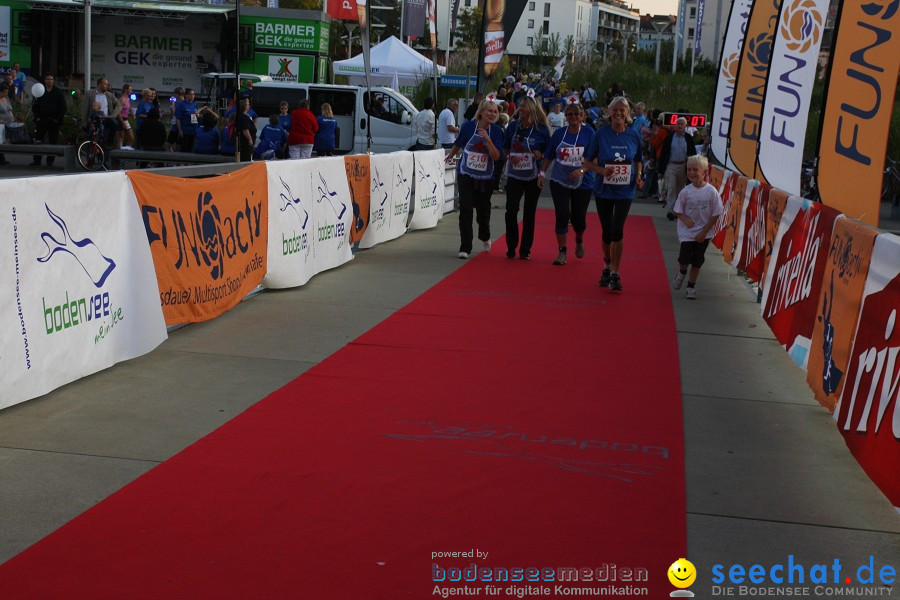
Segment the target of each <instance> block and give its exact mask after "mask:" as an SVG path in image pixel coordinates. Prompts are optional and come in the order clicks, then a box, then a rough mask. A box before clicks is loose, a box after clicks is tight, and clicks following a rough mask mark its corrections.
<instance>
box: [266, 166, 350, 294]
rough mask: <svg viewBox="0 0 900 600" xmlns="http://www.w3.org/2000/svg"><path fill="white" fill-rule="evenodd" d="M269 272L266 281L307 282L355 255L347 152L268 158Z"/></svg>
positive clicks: (268, 283)
mask: <svg viewBox="0 0 900 600" xmlns="http://www.w3.org/2000/svg"><path fill="white" fill-rule="evenodd" d="M265 164H266V168H267V171H268V177H269V250H268V271H267V273H266V276H265V279H264V280H263V285H264V286H265V287H269V288H286V287H294V286H298V285H303V284H304V283H306V282H307V281H309V279H310V278H311V277H312V276H313V275H315V274H316V273H321V272H322V271H326V270H328V269H331V268H334V267H337V266H339V265H342V264H344V263H345V262H347V261H349V260H351V259H352V258H353V254H352V252H351V250H350V235H349V234H350V225H351V223H352V222H353V206H352V202H351V200H350V188H349V186H348V184H347V175H346V172H345V170H344V159H343V157H335V158H313V159H305V160H278V161H269V162H266V163H265Z"/></svg>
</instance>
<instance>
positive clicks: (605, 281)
mask: <svg viewBox="0 0 900 600" xmlns="http://www.w3.org/2000/svg"><path fill="white" fill-rule="evenodd" d="M599 285H600V287H609V267H604V269H603V273H601V274H600V284H599Z"/></svg>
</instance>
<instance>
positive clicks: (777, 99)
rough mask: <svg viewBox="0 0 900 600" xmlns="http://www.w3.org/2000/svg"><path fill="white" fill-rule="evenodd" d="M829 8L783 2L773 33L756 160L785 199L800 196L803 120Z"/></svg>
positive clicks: (820, 0)
mask: <svg viewBox="0 0 900 600" xmlns="http://www.w3.org/2000/svg"><path fill="white" fill-rule="evenodd" d="M828 4H829V0H793V1H791V2H785V4H784V8H783V9H782V11H781V19H780V20H779V23H778V27H777V29H776V31H775V43H774V45H773V48H772V61H771V63H770V64H769V80H768V83H767V84H766V100H765V104H764V107H763V115H762V125H761V126H760V131H759V159H758V160H759V166H760V168H761V169H762V173H763V176H764V177H765V178H766V181H768V182H769V184H770V185H772V187H776V188H779V189H781V190H784V191H785V192H787V193H789V194H795V195H799V194H800V171H801V169H802V168H803V145H804V142H805V140H806V120H807V116H808V114H809V101H810V96H811V95H812V89H813V83H814V82H815V78H816V67H817V66H818V64H819V45H820V44H821V43H822V33H823V31H824V29H825V11H827V10H828Z"/></svg>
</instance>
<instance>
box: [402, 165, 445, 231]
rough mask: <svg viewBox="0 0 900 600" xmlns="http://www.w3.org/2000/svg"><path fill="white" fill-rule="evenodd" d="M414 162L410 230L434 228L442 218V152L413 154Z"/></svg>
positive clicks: (443, 188)
mask: <svg viewBox="0 0 900 600" xmlns="http://www.w3.org/2000/svg"><path fill="white" fill-rule="evenodd" d="M413 154H414V155H415V161H416V191H415V196H416V204H415V209H413V214H412V218H411V219H410V220H409V228H410V229H428V228H430V227H435V226H436V225H437V224H438V222H439V221H440V220H441V217H443V216H444V190H445V186H444V170H445V165H444V156H445V154H444V151H443V150H429V151H422V152H413Z"/></svg>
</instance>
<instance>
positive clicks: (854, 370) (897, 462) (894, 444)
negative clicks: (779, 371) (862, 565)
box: [834, 233, 900, 507]
mask: <svg viewBox="0 0 900 600" xmlns="http://www.w3.org/2000/svg"><path fill="white" fill-rule="evenodd" d="M898 310H900V238H898V237H897V236H895V235H891V234H887V233H885V234H881V235H879V236H878V237H877V238H875V246H874V248H873V249H872V260H871V262H870V263H869V273H868V276H867V277H866V285H865V289H864V291H863V300H862V309H861V310H860V313H859V324H858V325H857V328H856V340H855V341H854V343H853V351H852V352H851V354H850V364H849V369H848V370H847V376H846V382H845V383H844V390H843V393H842V394H841V401H840V403H839V404H838V406H837V408H836V409H835V413H834V414H835V418H836V419H837V425H838V428H839V429H840V432H841V433H842V434H843V436H844V441H846V442H847V446H849V448H850V451H851V452H853V456H854V457H856V460H857V461H858V462H859V464H860V465H861V466H862V468H863V469H865V471H866V473H867V474H868V475H869V477H870V478H871V479H872V481H874V482H875V484H876V485H877V486H878V487H879V488H881V491H882V492H884V495H885V496H887V497H888V500H890V501H891V502H892V503H893V504H894V506H895V507H900V477H897V473H900V406H898V404H900V403H898V402H897V391H898V382H897V378H898V376H900V360H898V355H900V352H898V348H900V326H898V322H897V321H898V319H897V312H898Z"/></svg>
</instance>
